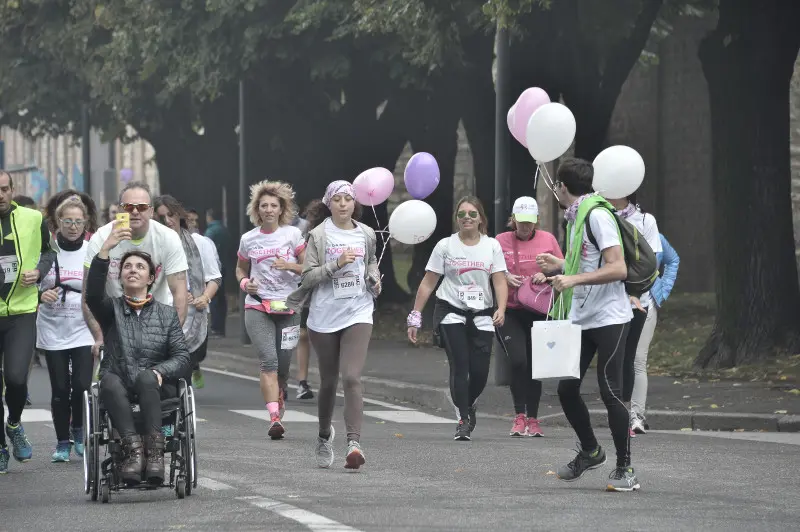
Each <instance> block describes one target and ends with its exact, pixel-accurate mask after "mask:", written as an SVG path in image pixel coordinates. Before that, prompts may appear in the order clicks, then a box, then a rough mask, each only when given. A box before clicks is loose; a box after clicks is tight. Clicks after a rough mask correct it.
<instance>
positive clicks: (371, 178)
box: [353, 168, 394, 206]
mask: <svg viewBox="0 0 800 532" xmlns="http://www.w3.org/2000/svg"><path fill="white" fill-rule="evenodd" d="M393 190H394V174H392V173H391V172H390V171H389V170H387V169H386V168H370V169H369V170H365V171H363V172H361V173H360V174H359V175H358V177H356V179H355V181H353V191H354V192H355V194H356V201H357V202H359V203H360V204H361V205H368V206H372V205H380V204H381V203H383V202H384V201H386V200H387V199H389V196H391V195H392V191H393Z"/></svg>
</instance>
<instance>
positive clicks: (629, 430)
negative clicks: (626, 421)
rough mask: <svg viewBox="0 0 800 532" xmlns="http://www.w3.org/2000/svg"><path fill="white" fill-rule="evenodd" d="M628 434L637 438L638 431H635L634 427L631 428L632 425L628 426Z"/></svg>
mask: <svg viewBox="0 0 800 532" xmlns="http://www.w3.org/2000/svg"><path fill="white" fill-rule="evenodd" d="M628 436H630V437H631V438H635V437H636V433H635V432H633V429H632V428H630V427H628Z"/></svg>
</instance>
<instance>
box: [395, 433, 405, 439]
mask: <svg viewBox="0 0 800 532" xmlns="http://www.w3.org/2000/svg"><path fill="white" fill-rule="evenodd" d="M394 437H395V438H402V437H403V435H402V434H400V433H399V432H398V433H397V434H395V435H394Z"/></svg>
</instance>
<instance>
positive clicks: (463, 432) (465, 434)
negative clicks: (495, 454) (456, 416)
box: [453, 419, 472, 441]
mask: <svg viewBox="0 0 800 532" xmlns="http://www.w3.org/2000/svg"><path fill="white" fill-rule="evenodd" d="M469 433H470V430H469V423H467V422H466V421H464V420H463V419H462V420H461V421H459V422H458V426H457V427H456V435H455V437H454V438H453V439H454V440H456V441H470V440H471V439H472V438H471V437H470V435H469Z"/></svg>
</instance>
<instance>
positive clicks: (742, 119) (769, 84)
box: [696, 0, 800, 368]
mask: <svg viewBox="0 0 800 532" xmlns="http://www.w3.org/2000/svg"><path fill="white" fill-rule="evenodd" d="M798 20H800V3H798V2H785V1H783V0H760V1H758V2H757V1H755V0H722V1H721V2H720V6H719V23H718V25H717V28H716V29H715V30H714V31H713V32H711V33H710V34H709V35H708V36H707V37H706V38H705V39H704V40H703V41H702V43H701V45H700V50H699V57H700V60H701V62H702V66H703V71H704V73H705V76H706V80H707V81H708V88H709V96H710V104H711V131H712V170H713V185H714V191H715V194H716V196H717V201H716V203H715V211H714V230H715V235H716V237H715V242H714V250H713V251H712V250H709V252H710V253H713V254H714V258H715V263H714V264H715V268H716V270H715V273H716V279H717V286H716V292H717V319H716V322H715V324H714V329H713V332H712V334H711V336H710V338H709V339H708V341H707V342H706V344H705V346H704V347H703V349H702V351H701V352H700V354H699V356H698V357H697V359H696V364H697V366H699V367H701V368H727V367H733V366H737V365H740V364H748V363H754V362H758V361H761V360H764V359H767V358H770V357H774V356H780V355H783V354H794V353H797V352H798V349H800V320H798V316H800V288H799V287H798V279H797V263H796V262H795V255H794V239H793V230H792V209H791V199H790V197H791V196H790V187H791V176H790V156H789V83H790V79H791V76H792V71H793V69H794V62H795V60H796V58H797V52H798V48H800V31H798V29H797V27H796V24H797V21H798ZM709 207H711V206H709Z"/></svg>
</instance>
